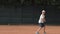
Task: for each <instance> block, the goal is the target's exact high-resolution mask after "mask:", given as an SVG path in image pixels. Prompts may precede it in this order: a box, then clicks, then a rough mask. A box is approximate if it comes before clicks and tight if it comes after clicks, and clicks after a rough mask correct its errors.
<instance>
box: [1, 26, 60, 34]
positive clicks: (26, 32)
mask: <svg viewBox="0 0 60 34" xmlns="http://www.w3.org/2000/svg"><path fill="white" fill-rule="evenodd" d="M37 28H38V26H37V25H0V34H35V32H36V30H37ZM46 33H47V34H60V26H46ZM40 34H43V31H42V30H41V31H40Z"/></svg>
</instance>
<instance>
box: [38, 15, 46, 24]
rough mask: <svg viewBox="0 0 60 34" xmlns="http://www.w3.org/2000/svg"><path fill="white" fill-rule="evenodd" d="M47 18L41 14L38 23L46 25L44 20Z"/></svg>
mask: <svg viewBox="0 0 60 34" xmlns="http://www.w3.org/2000/svg"><path fill="white" fill-rule="evenodd" d="M44 18H45V15H43V14H41V15H40V18H39V21H38V23H44V21H43V20H42V19H44Z"/></svg>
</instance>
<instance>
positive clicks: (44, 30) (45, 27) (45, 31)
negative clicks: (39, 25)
mask: <svg viewBox="0 0 60 34" xmlns="http://www.w3.org/2000/svg"><path fill="white" fill-rule="evenodd" d="M45 28H46V27H45V26H44V34H46V31H45Z"/></svg>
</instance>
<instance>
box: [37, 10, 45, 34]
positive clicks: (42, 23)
mask: <svg viewBox="0 0 60 34" xmlns="http://www.w3.org/2000/svg"><path fill="white" fill-rule="evenodd" d="M45 13H46V12H45V10H42V14H41V15H40V18H39V21H38V24H39V26H40V27H39V28H38V29H37V32H36V34H39V31H40V30H41V29H42V28H44V34H46V32H45V22H46V19H45Z"/></svg>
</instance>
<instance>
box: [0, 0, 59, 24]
mask: <svg viewBox="0 0 60 34" xmlns="http://www.w3.org/2000/svg"><path fill="white" fill-rule="evenodd" d="M43 9H45V11H46V20H47V22H46V23H47V24H55V25H60V0H0V24H6V25H7V24H38V20H39V16H40V14H41V11H42V10H43Z"/></svg>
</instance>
